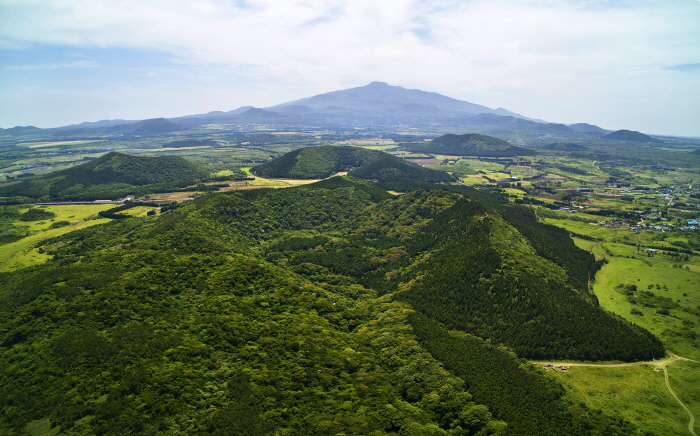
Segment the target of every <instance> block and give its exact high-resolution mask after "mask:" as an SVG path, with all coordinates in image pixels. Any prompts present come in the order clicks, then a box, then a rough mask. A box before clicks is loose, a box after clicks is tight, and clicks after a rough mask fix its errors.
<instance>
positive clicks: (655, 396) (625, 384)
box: [546, 218, 700, 436]
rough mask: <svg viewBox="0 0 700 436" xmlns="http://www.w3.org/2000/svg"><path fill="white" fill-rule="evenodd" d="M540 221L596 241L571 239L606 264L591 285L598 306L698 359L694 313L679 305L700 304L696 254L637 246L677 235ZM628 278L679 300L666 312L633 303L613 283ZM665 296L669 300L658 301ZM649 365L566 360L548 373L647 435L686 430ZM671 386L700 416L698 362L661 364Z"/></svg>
mask: <svg viewBox="0 0 700 436" xmlns="http://www.w3.org/2000/svg"><path fill="white" fill-rule="evenodd" d="M546 222H548V223H550V224H554V225H557V226H560V227H563V228H565V229H567V230H569V231H571V232H575V233H578V234H581V235H586V236H590V237H592V238H595V240H587V239H580V238H574V242H575V243H576V245H577V246H578V247H580V248H582V249H584V250H588V251H591V252H593V253H594V254H595V255H596V256H597V257H599V258H603V257H604V258H605V259H606V260H607V263H606V264H605V265H603V267H602V269H601V270H600V271H599V272H598V273H597V274H596V277H595V281H594V282H593V286H592V290H593V292H594V293H595V294H596V296H597V297H598V299H599V301H600V305H601V306H602V307H604V308H605V309H607V310H609V311H611V312H613V313H616V314H618V315H620V316H622V317H623V318H626V319H627V320H629V321H631V322H633V323H635V324H637V325H640V326H642V327H644V328H646V329H648V330H649V331H651V332H652V333H654V334H655V335H657V336H658V337H659V338H660V339H661V340H662V341H663V343H664V345H665V346H666V348H667V349H668V350H669V351H671V352H673V353H676V354H678V355H680V356H683V357H686V358H689V359H693V360H700V340H699V339H698V338H700V316H697V315H694V314H691V313H688V312H685V311H683V310H681V309H682V308H683V307H698V306H699V305H700V260H699V259H698V256H692V257H691V258H690V260H689V261H684V262H677V261H675V260H674V259H673V258H671V257H669V256H666V255H663V254H660V253H657V254H656V255H654V256H651V257H650V256H649V255H648V254H647V253H646V252H644V251H641V252H638V251H637V246H636V243H640V244H641V245H642V247H644V246H655V245H669V244H670V242H673V241H674V240H675V241H677V240H683V238H681V237H679V236H678V235H674V236H669V237H668V238H666V235H665V234H661V233H659V232H641V233H640V234H635V233H633V232H630V231H629V230H628V229H627V228H623V227H621V228H619V229H609V228H606V227H603V226H597V225H591V224H587V223H584V222H579V221H573V220H566V219H562V220H560V219H551V218H547V219H546ZM621 284H625V285H635V286H637V289H638V290H639V291H645V292H649V293H651V294H652V295H653V296H655V297H665V298H667V299H670V300H671V301H672V302H675V303H677V304H678V307H677V308H674V309H670V310H669V312H668V314H663V313H659V308H658V307H649V306H646V305H644V304H640V303H639V302H637V304H633V303H632V302H630V300H629V298H628V296H627V295H625V294H623V293H622V292H620V290H619V289H616V286H618V285H621ZM664 301H669V300H664ZM653 368H654V366H653V365H651V366H650V365H639V366H629V367H619V368H592V367H571V368H570V369H569V370H568V371H567V372H561V373H554V372H551V373H550V374H551V376H552V377H555V378H556V379H558V380H559V381H561V382H562V383H563V384H564V386H565V387H566V389H567V393H568V394H567V395H568V396H569V397H570V399H571V400H572V401H573V402H574V403H585V404H586V405H588V407H593V408H598V409H602V410H606V411H609V412H611V413H616V414H619V415H620V416H623V417H625V418H626V419H628V420H630V421H631V422H633V423H635V424H636V425H637V426H639V428H640V429H642V430H643V431H645V432H647V433H646V434H648V435H652V434H653V435H658V436H660V435H688V434H690V433H689V432H688V419H689V417H688V414H687V413H686V412H685V410H684V409H683V408H682V407H681V406H680V405H679V404H678V403H677V402H676V400H675V399H674V398H673V396H672V395H671V393H670V392H669V391H668V389H667V388H666V384H665V382H664V375H663V371H653ZM667 370H668V372H669V380H670V384H671V387H672V389H673V390H674V392H675V393H676V394H677V395H678V396H679V398H680V399H681V401H683V402H684V403H685V404H686V406H688V407H689V408H690V410H691V412H692V413H693V414H694V416H696V417H697V418H700V388H699V387H700V364H698V363H694V362H689V361H675V362H673V363H672V364H670V365H669V366H668V367H667Z"/></svg>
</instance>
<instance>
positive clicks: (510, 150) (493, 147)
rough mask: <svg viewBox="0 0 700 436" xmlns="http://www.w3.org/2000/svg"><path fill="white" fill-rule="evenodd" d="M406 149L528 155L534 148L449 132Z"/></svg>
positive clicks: (483, 136) (476, 135) (485, 137)
mask: <svg viewBox="0 0 700 436" xmlns="http://www.w3.org/2000/svg"><path fill="white" fill-rule="evenodd" d="M406 149H407V150H409V151H414V152H421V153H433V154H447V155H453V156H527V155H533V154H536V153H535V152H534V151H533V150H530V149H528V148H524V147H516V146H514V145H511V144H510V143H508V142H506V141H503V140H501V139H498V138H494V137H492V136H487V135H479V134H476V133H472V134H466V135H453V134H451V133H450V134H447V135H443V136H440V137H439V138H435V139H433V140H432V141H430V142H426V143H424V144H412V145H408V146H406Z"/></svg>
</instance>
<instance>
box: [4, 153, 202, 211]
mask: <svg viewBox="0 0 700 436" xmlns="http://www.w3.org/2000/svg"><path fill="white" fill-rule="evenodd" d="M208 174H209V173H208V171H206V170H205V169H204V168H202V167H200V166H199V165H197V164H195V163H192V162H190V161H188V160H186V159H183V158H181V157H175V156H163V157H137V156H130V155H127V154H123V153H117V152H111V153H107V154H105V155H103V156H101V157H99V158H97V159H95V160H91V161H88V162H86V163H84V164H81V165H77V166H75V167H72V168H68V169H65V170H62V171H56V172H54V173H50V174H47V175H46V176H42V177H38V178H35V179H32V180H28V181H25V182H21V183H17V184H13V185H9V186H4V187H2V188H0V198H2V197H6V200H9V201H11V200H12V197H16V198H18V199H20V200H21V199H22V198H25V199H30V200H32V201H37V200H41V201H46V200H78V199H80V200H93V199H100V198H105V199H112V198H118V197H121V196H123V195H126V194H128V193H136V192H137V191H138V189H137V188H136V187H142V188H141V190H142V191H144V192H148V189H155V188H158V187H160V188H164V187H166V186H169V187H176V186H187V185H188V184H191V183H193V182H196V181H199V180H202V179H203V178H205V177H207V176H208ZM7 197H9V199H8V198H7Z"/></svg>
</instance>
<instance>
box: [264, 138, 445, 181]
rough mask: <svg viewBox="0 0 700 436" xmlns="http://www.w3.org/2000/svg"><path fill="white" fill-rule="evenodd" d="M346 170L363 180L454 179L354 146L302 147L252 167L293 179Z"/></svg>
mask: <svg viewBox="0 0 700 436" xmlns="http://www.w3.org/2000/svg"><path fill="white" fill-rule="evenodd" d="M345 171H348V174H349V175H351V176H355V177H358V178H362V179H376V180H384V179H396V178H402V179H410V180H420V181H426V182H451V181H453V180H454V178H453V177H452V176H451V175H449V174H447V173H445V172H441V171H436V170H431V169H428V168H423V167H421V166H420V165H417V164H414V163H411V162H407V161H405V160H403V159H401V158H399V157H396V156H392V155H390V154H388V153H384V152H381V151H376V150H368V149H365V148H361V147H352V146H322V147H309V148H301V149H298V150H294V151H292V152H289V153H287V154H285V155H283V156H281V157H279V158H277V159H275V160H273V161H271V162H267V163H264V164H262V165H258V166H257V167H254V168H252V170H251V172H252V173H254V174H256V175H258V176H261V177H270V178H293V179H322V178H325V177H329V176H332V175H333V174H336V173H338V172H345Z"/></svg>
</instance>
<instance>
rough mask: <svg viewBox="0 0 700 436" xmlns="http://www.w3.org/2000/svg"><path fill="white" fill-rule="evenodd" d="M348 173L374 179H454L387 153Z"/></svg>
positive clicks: (444, 173) (434, 180)
mask: <svg viewBox="0 0 700 436" xmlns="http://www.w3.org/2000/svg"><path fill="white" fill-rule="evenodd" d="M348 175H349V176H353V177H358V178H361V179H373V180H374V179H376V180H387V179H410V180H421V181H425V182H434V183H439V182H452V181H454V177H452V176H451V175H449V174H447V173H446V172H444V171H435V170H431V169H429V168H423V167H422V166H420V165H418V164H415V163H413V162H406V161H405V160H403V159H401V158H400V157H397V156H393V155H390V154H387V153H382V155H381V156H379V158H377V159H375V160H373V161H371V162H369V163H366V164H365V165H363V166H361V167H360V168H356V169H354V170H352V171H350V172H348Z"/></svg>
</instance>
